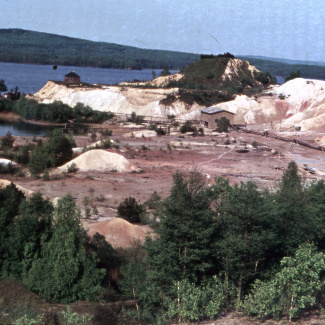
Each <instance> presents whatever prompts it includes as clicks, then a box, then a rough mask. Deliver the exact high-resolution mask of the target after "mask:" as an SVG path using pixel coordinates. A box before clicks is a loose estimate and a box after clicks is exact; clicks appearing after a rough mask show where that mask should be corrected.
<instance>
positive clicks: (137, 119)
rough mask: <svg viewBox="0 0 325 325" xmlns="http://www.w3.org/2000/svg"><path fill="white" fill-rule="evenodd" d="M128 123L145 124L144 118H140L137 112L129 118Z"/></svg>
mask: <svg viewBox="0 0 325 325" xmlns="http://www.w3.org/2000/svg"><path fill="white" fill-rule="evenodd" d="M128 122H132V123H135V124H141V123H143V116H139V115H137V114H136V113H135V112H132V113H131V116H130V117H129V118H128Z"/></svg>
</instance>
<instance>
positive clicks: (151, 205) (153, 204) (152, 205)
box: [145, 191, 161, 210]
mask: <svg viewBox="0 0 325 325" xmlns="http://www.w3.org/2000/svg"><path fill="white" fill-rule="evenodd" d="M160 203H161V196H160V195H159V194H158V193H157V192H156V191H154V192H153V193H152V194H151V196H150V198H149V199H148V200H147V201H146V202H145V205H146V206H147V207H148V209H151V210H153V209H157V208H158V206H159V205H160Z"/></svg>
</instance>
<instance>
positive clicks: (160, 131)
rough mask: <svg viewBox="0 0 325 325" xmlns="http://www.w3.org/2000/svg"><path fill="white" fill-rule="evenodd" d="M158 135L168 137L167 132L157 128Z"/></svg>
mask: <svg viewBox="0 0 325 325" xmlns="http://www.w3.org/2000/svg"><path fill="white" fill-rule="evenodd" d="M156 133H157V135H166V131H165V130H164V129H163V128H161V127H160V128H157V129H156Z"/></svg>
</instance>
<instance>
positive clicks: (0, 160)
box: [0, 158, 16, 165]
mask: <svg viewBox="0 0 325 325" xmlns="http://www.w3.org/2000/svg"><path fill="white" fill-rule="evenodd" d="M0 164H4V165H9V164H12V165H16V163H15V162H14V161H12V160H10V159H5V158H0Z"/></svg>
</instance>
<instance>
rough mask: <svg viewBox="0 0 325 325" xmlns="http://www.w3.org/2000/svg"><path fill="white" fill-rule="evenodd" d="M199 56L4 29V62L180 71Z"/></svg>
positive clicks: (0, 56) (0, 36)
mask: <svg viewBox="0 0 325 325" xmlns="http://www.w3.org/2000/svg"><path fill="white" fill-rule="evenodd" d="M198 58H199V55H197V54H191V53H184V52H173V51H162V50H147V49H140V48H136V47H131V46H124V45H118V44H113V43H104V42H93V41H88V40H83V39H79V38H73V37H67V36H61V35H55V34H49V33H41V32H34V31H29V30H23V29H0V60H1V61H2V62H16V63H34V64H50V65H71V66H85V67H98V68H119V69H127V68H130V69H144V68H150V69H162V68H165V67H166V68H168V69H174V70H177V69H181V68H183V67H185V66H187V65H188V64H190V63H192V62H194V61H195V60H197V59H198Z"/></svg>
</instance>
